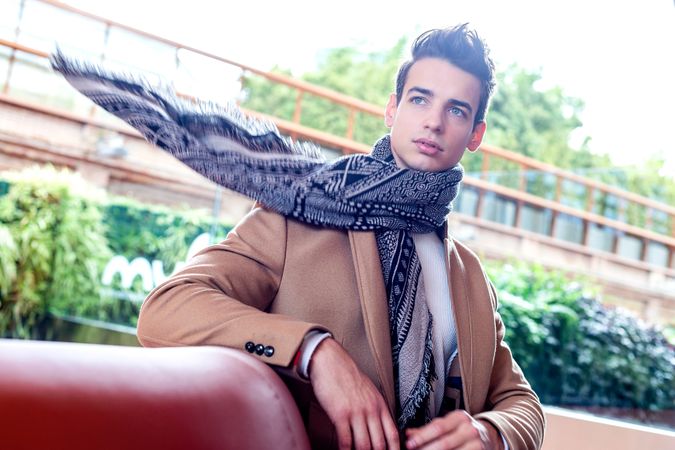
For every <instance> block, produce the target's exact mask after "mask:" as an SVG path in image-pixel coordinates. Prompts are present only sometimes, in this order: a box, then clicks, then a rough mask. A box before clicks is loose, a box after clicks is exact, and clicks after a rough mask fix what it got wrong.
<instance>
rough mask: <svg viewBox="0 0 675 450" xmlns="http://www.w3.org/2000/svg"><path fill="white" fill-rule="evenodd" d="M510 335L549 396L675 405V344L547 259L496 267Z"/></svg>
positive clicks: (557, 400) (552, 400)
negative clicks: (547, 264) (550, 266)
mask: <svg viewBox="0 0 675 450" xmlns="http://www.w3.org/2000/svg"><path fill="white" fill-rule="evenodd" d="M489 272H490V274H491V279H492V280H493V281H494V283H495V287H496V288H497V290H498V291H499V296H500V313H501V315H502V317H503V319H504V322H505V323H506V324H507V333H506V337H505V339H506V341H507V342H508V343H509V345H510V347H511V349H512V351H513V354H514V357H515V359H516V361H518V363H519V365H520V366H521V367H522V369H523V372H525V374H526V375H527V377H528V380H529V381H530V382H531V383H532V386H533V388H534V389H535V391H536V392H537V393H538V394H539V396H540V397H541V399H542V401H543V402H545V403H549V404H555V405H581V406H590V405H594V406H605V407H623V408H640V409H648V410H659V409H671V408H673V407H675V404H674V403H673V399H674V398H675V375H674V374H673V366H674V365H675V351H674V349H673V347H672V346H671V345H670V344H669V343H668V342H667V340H666V338H665V336H664V335H663V334H662V333H661V332H660V331H658V330H657V329H655V328H653V327H649V326H647V325H645V324H643V323H642V322H640V321H639V320H638V319H637V318H636V317H635V316H633V315H632V314H631V313H629V312H627V311H624V310H621V309H619V308H608V307H605V306H603V305H602V304H601V303H600V302H598V301H597V300H595V299H593V298H592V297H591V295H590V293H589V292H585V291H584V289H583V288H582V285H581V284H579V283H574V282H570V281H569V280H568V278H567V277H566V276H565V275H564V274H562V273H559V272H554V271H546V270H544V269H543V268H542V267H540V266H536V265H535V266H525V265H519V266H514V265H510V264H506V265H503V266H497V265H493V266H491V267H489Z"/></svg>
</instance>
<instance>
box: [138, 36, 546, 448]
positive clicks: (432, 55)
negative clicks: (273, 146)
mask: <svg viewBox="0 0 675 450" xmlns="http://www.w3.org/2000/svg"><path fill="white" fill-rule="evenodd" d="M493 72H494V66H493V64H492V61H491V60H490V58H489V57H488V54H487V49H486V48H485V47H484V44H483V42H482V41H481V40H480V38H479V37H478V36H477V35H476V34H475V32H473V31H471V30H469V29H468V28H467V27H466V26H465V25H462V26H458V27H455V28H451V29H446V30H432V31H430V32H427V33H424V34H423V35H422V36H420V37H419V38H418V39H417V41H416V42H415V43H414V45H413V48H412V59H411V60H410V61H408V62H406V63H404V64H403V65H402V67H401V69H400V71H399V74H398V77H397V86H396V93H395V94H392V95H391V97H390V99H389V102H388V104H387V106H386V114H385V122H386V125H387V126H388V127H389V128H390V129H391V133H390V136H388V137H385V138H383V139H382V140H381V141H379V142H378V143H377V144H376V147H375V150H374V152H373V155H372V157H370V159H347V160H345V161H347V162H346V163H345V162H341V163H339V164H342V166H340V167H346V168H345V169H344V171H345V172H344V173H345V176H344V177H343V178H344V179H347V178H349V183H350V184H349V186H350V189H352V190H354V189H357V188H359V186H360V185H359V183H360V182H361V177H363V178H364V179H366V180H368V182H370V181H371V180H372V179H373V178H374V179H375V181H376V182H375V183H371V184H368V191H369V192H379V190H378V189H380V185H379V184H378V183H379V182H380V181H381V182H382V186H385V185H386V183H385V181H387V182H388V181H389V180H390V179H394V178H396V177H399V176H402V174H405V176H408V178H405V180H406V181H405V182H400V183H399V184H398V185H397V186H398V187H397V189H396V190H393V191H392V190H389V191H387V190H384V188H382V189H383V190H382V192H383V193H382V194H378V195H379V196H380V197H379V198H380V199H382V202H381V203H380V202H378V201H365V202H358V201H352V200H351V199H352V198H353V197H349V196H345V197H344V198H341V199H339V200H340V202H339V203H338V204H337V207H336V208H335V211H338V212H340V211H344V210H345V208H347V209H348V210H349V212H350V214H353V217H354V221H353V222H352V223H350V225H348V226H344V227H342V226H341V224H342V221H341V220H337V219H336V220H335V222H330V219H331V217H330V216H332V214H333V213H330V214H329V213H325V214H324V213H322V211H321V208H318V209H317V211H318V212H314V213H311V214H310V213H308V212H306V211H304V210H303V207H304V204H305V202H307V204H310V203H311V201H312V197H313V195H315V193H314V191H312V190H311V189H312V188H313V186H314V185H315V184H316V183H314V184H311V183H310V184H307V185H305V186H304V187H303V188H302V189H299V190H297V191H294V192H295V194H294V200H293V201H294V205H295V209H293V211H292V212H291V211H286V210H284V209H283V208H281V207H278V208H277V207H276V206H275V202H274V201H269V202H267V203H266V202H265V201H264V200H263V201H261V203H262V204H263V205H262V206H258V207H256V208H255V209H254V210H253V211H252V212H251V213H250V214H249V215H248V216H247V217H245V218H244V219H243V220H242V221H241V223H239V224H238V225H237V226H236V227H235V229H234V230H233V231H232V232H231V233H230V234H229V235H228V237H227V238H226V239H225V241H223V242H222V243H220V244H217V245H215V246H212V247H209V248H208V249H206V250H204V251H202V252H201V253H199V254H198V255H196V256H195V257H194V258H193V259H192V260H191V261H190V262H189V263H188V264H187V266H186V267H185V268H183V269H181V270H180V271H178V272H177V273H176V274H174V275H173V276H172V277H171V278H170V279H168V280H167V281H166V282H165V283H163V284H162V285H160V286H159V287H157V288H156V289H155V290H154V291H153V292H152V293H151V294H150V295H149V296H148V298H147V299H146V302H145V303H144V305H143V308H142V311H141V314H140V317H139V322H138V337H139V340H140V341H141V343H142V344H143V345H145V346H164V345H223V346H228V347H234V348H239V349H242V350H244V351H247V352H249V353H251V354H252V355H253V356H255V357H257V358H259V359H261V360H262V361H264V362H266V363H268V364H271V365H272V366H273V367H276V368H278V369H279V371H280V373H282V374H283V375H284V377H285V378H286V379H287V380H288V386H289V388H290V389H291V391H292V393H293V395H294V397H295V399H296V402H297V404H298V407H299V409H300V411H301V414H302V415H303V417H305V420H306V422H307V431H308V434H309V436H310V440H311V442H312V445H313V446H314V447H315V448H333V447H336V446H339V448H343V449H348V448H352V447H354V448H357V449H365V448H390V449H395V448H399V445H404V446H405V448H409V449H501V448H505V447H508V448H510V449H512V450H520V449H536V448H539V446H540V445H541V442H542V438H543V427H544V418H543V413H542V411H541V407H540V405H539V402H538V399H537V397H536V395H535V394H534V392H533V391H532V390H531V389H530V386H529V384H528V383H527V381H526V380H525V378H524V377H523V374H522V372H521V371H520V369H519V368H518V366H517V364H516V363H515V362H514V361H513V359H512V356H511V353H510V351H509V349H508V347H507V346H506V344H505V343H504V342H503V340H502V339H503V336H504V327H503V324H502V322H501V319H500V316H499V314H498V313H497V312H496V307H497V300H496V295H495V291H494V288H493V286H492V284H491V283H490V282H489V280H488V279H487V276H486V275H485V272H484V270H483V268H482V266H481V264H480V262H479V261H478V259H477V257H476V256H475V255H474V254H473V253H472V252H471V251H469V250H468V249H467V248H465V247H464V246H463V245H462V244H460V243H459V242H457V241H455V240H454V239H452V238H451V237H450V236H448V235H447V230H445V228H444V227H441V228H440V229H437V230H435V231H434V230H433V228H435V225H434V227H432V228H424V227H422V228H420V227H419V222H415V220H416V219H420V221H421V222H423V221H424V218H425V217H426V215H427V214H431V213H429V211H437V210H439V207H440V206H445V205H442V204H440V206H439V205H435V204H433V203H431V204H429V203H424V205H422V200H419V207H416V206H415V204H413V205H412V207H411V208H408V209H406V208H407V207H397V206H396V204H395V203H394V206H391V205H392V203H390V202H388V201H385V200H387V199H388V198H389V197H397V198H399V197H400V198H401V201H407V200H409V198H417V197H416V196H418V195H419V196H420V198H422V197H423V195H422V194H420V193H423V194H424V195H425V196H424V201H429V202H433V201H434V200H437V201H439V202H440V203H443V202H445V203H448V200H447V198H449V199H452V198H454V196H455V195H456V192H457V184H458V182H459V179H461V168H459V166H457V164H458V162H459V161H460V159H461V157H462V156H463V154H464V151H465V149H469V150H470V151H475V150H476V149H477V148H478V147H479V145H480V143H481V141H482V138H483V135H484V133H485V130H486V122H485V111H486V108H487V104H488V101H489V97H490V95H491V93H492V90H493V86H494V73H493ZM371 163H372V164H381V165H383V166H382V167H383V168H382V169H381V170H380V169H378V170H376V171H373V170H371V169H370V167H371V166H370V165H369V164H371ZM347 166H348V167H347ZM378 167H380V166H378ZM392 167H393V169H392ZM401 169H409V170H401ZM379 174H384V175H379ZM312 176H316V174H315V172H312ZM378 176H379V177H381V179H377V177H378ZM329 178H330V177H329ZM317 179H318V178H317ZM396 179H398V178H396ZM321 180H323V179H321ZM330 180H331V181H330V183H327V185H329V187H327V188H325V189H323V191H321V192H322V193H321V194H316V195H321V196H322V198H321V201H322V202H324V203H331V202H334V199H333V197H331V196H330V195H329V194H331V195H332V187H330V186H332V184H331V183H337V181H335V177H332V178H330ZM428 180H432V181H431V182H427V181H428ZM439 180H441V181H442V183H444V184H445V186H441V187H440V188H438V189H437V190H434V189H436V187H433V186H432V187H431V188H430V187H429V184H430V183H431V184H433V183H439ZM317 183H318V182H317ZM289 184H293V183H285V184H284V186H287V185H289ZM261 189H264V188H261ZM350 192H351V191H350ZM448 193H449V194H448ZM427 194H429V195H427ZM280 195H281V194H280ZM445 195H450V197H444V196H445ZM384 197H386V199H385V198H384ZM270 198H273V197H270ZM439 198H440V199H441V200H438V199H439ZM430 199H431V200H430ZM443 199H445V200H443ZM376 200H377V199H376ZM415 201H417V200H415ZM319 204H321V203H319ZM387 205H389V206H387ZM437 206H438V207H437ZM375 210H382V213H380V212H378V211H375ZM384 210H386V211H384ZM274 211H282V213H283V215H282V214H279V213H277V212H274ZM373 211H375V212H373ZM371 213H372V214H380V215H378V216H377V218H376V219H369V217H371V216H370V214H371ZM390 213H391V214H398V216H397V217H402V218H403V219H401V220H403V221H404V222H405V221H407V220H409V221H410V222H406V223H407V224H406V225H404V226H402V227H398V228H396V227H393V226H389V225H386V224H389V223H390V222H391V223H393V221H390V216H389V215H387V214H390ZM445 213H447V210H445ZM336 214H337V212H336ZM298 218H300V219H302V221H300V220H296V219H298ZM397 220H398V219H397ZM382 223H384V224H385V225H382V226H379V227H378V224H382ZM317 225H318V226H317ZM361 229H362V230H374V231H359V230H361ZM419 230H423V231H425V232H418V231H419ZM429 231H431V232H429ZM399 433H400V434H399Z"/></svg>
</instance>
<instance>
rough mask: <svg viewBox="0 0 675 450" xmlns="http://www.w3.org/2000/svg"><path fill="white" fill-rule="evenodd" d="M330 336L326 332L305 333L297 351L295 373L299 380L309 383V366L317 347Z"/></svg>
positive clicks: (313, 331)
mask: <svg viewBox="0 0 675 450" xmlns="http://www.w3.org/2000/svg"><path fill="white" fill-rule="evenodd" d="M331 337H332V335H331V334H330V333H328V332H323V331H319V330H312V331H310V332H309V333H307V336H305V339H304V340H303V342H302V345H301V347H300V350H299V351H298V358H297V365H296V372H297V374H298V376H299V377H300V378H302V379H303V380H306V381H309V372H310V365H311V362H312V360H313V359H314V356H315V353H316V351H317V349H318V348H319V346H320V345H321V344H322V343H323V342H324V341H325V340H326V339H329V338H331Z"/></svg>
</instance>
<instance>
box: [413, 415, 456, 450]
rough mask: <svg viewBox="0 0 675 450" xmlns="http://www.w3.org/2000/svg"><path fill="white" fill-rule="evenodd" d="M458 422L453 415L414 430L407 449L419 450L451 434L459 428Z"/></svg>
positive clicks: (439, 418) (437, 419)
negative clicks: (418, 449)
mask: <svg viewBox="0 0 675 450" xmlns="http://www.w3.org/2000/svg"><path fill="white" fill-rule="evenodd" d="M457 421H458V420H457V419H456V418H455V417H453V416H452V415H447V416H445V417H438V418H436V419H434V420H432V421H431V422H429V423H428V424H426V425H424V426H422V427H420V428H417V429H414V430H412V431H411V433H410V434H409V435H408V439H407V441H406V448H408V449H417V448H421V447H422V446H424V445H426V444H428V443H430V442H432V441H435V440H436V439H439V438H441V437H442V436H444V435H446V434H449V433H451V432H452V431H454V430H455V428H456V427H457V423H456V422H457Z"/></svg>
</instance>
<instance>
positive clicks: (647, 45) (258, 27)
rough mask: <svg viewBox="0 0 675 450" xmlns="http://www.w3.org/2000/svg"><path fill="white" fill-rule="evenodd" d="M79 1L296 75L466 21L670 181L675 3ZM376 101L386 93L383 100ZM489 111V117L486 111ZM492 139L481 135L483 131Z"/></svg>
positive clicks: (619, 148) (606, 140) (625, 152)
mask: <svg viewBox="0 0 675 450" xmlns="http://www.w3.org/2000/svg"><path fill="white" fill-rule="evenodd" d="M67 3H69V4H72V5H73V6H77V7H79V8H82V9H85V10H88V11H91V12H94V13H97V14H101V15H105V16H107V17H109V18H111V19H113V20H117V21H119V22H123V23H126V24H129V25H131V26H134V27H137V28H141V29H144V30H146V31H149V32H151V33H155V34H159V35H162V36H165V37H168V38H171V39H174V40H177V41H180V42H184V43H186V44H189V45H193V46H196V47H199V48H202V49H205V50H210V51H213V52H215V53H218V54H221V55H222V56H225V57H228V58H231V59H234V60H236V61H239V62H242V63H248V64H250V65H253V66H256V67H259V68H261V69H269V68H271V67H272V66H273V65H275V64H278V65H281V66H282V67H286V68H291V69H292V70H293V71H294V73H296V74H300V73H302V72H303V71H305V70H308V69H311V68H312V67H313V66H314V64H315V63H316V61H317V56H318V55H319V54H320V53H321V51H322V50H325V49H327V48H331V47H338V46H346V45H350V46H351V45H356V46H358V47H360V48H362V49H364V50H379V49H384V48H387V47H389V46H391V45H392V44H393V43H395V42H396V41H397V40H398V39H399V38H400V37H402V36H408V37H414V36H416V35H417V34H419V32H421V31H424V30H426V29H428V28H432V27H444V26H447V25H451V24H455V23H459V22H471V23H472V24H473V26H474V27H476V28H477V29H478V31H479V32H480V33H481V35H482V36H483V37H484V38H485V39H486V40H487V42H488V44H489V45H490V47H491V49H492V55H493V57H494V58H495V60H496V62H497V64H498V66H500V65H501V66H503V67H505V66H506V65H508V64H510V63H512V62H516V63H518V64H519V65H521V66H525V67H528V68H541V69H542V71H543V81H544V83H545V84H546V85H559V86H562V87H563V89H564V91H565V92H566V93H567V94H568V95H573V96H576V97H580V98H582V99H583V100H584V101H585V103H586V110H585V112H584V114H583V117H582V119H583V121H584V128H583V130H582V134H586V135H590V136H591V137H592V142H591V148H592V149H593V151H596V152H601V153H609V154H611V155H612V157H613V159H614V160H615V161H616V162H617V163H619V164H621V165H623V164H635V163H637V162H638V161H640V160H641V159H642V158H645V157H647V156H648V155H652V154H660V155H662V156H664V157H666V159H667V160H668V172H667V173H668V174H669V175H672V176H674V177H675V139H673V133H672V130H673V127H674V126H675V125H674V123H673V122H674V120H673V119H675V114H674V113H673V108H674V105H675V87H674V86H673V83H674V82H675V4H674V2H673V0H567V1H564V2H562V1H556V2H553V1H545V0H539V1H536V0H510V1H504V0H464V1H462V2H459V1H456V0H444V1H438V0H436V1H433V0H415V1H413V2H401V3H399V5H400V6H398V7H392V6H391V5H393V4H394V3H395V2H393V1H391V0H387V1H382V0H376V1H367V0H342V1H340V2H320V1H317V0H287V1H285V2H282V1H279V0H257V1H250V2H248V1H208V0H189V1H176V2H169V1H160V0H155V1H153V0H116V1H111V2H101V1H97V0H67ZM383 101H384V99H383ZM488 119H489V116H488ZM487 141H488V142H489V134H488V139H487Z"/></svg>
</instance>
